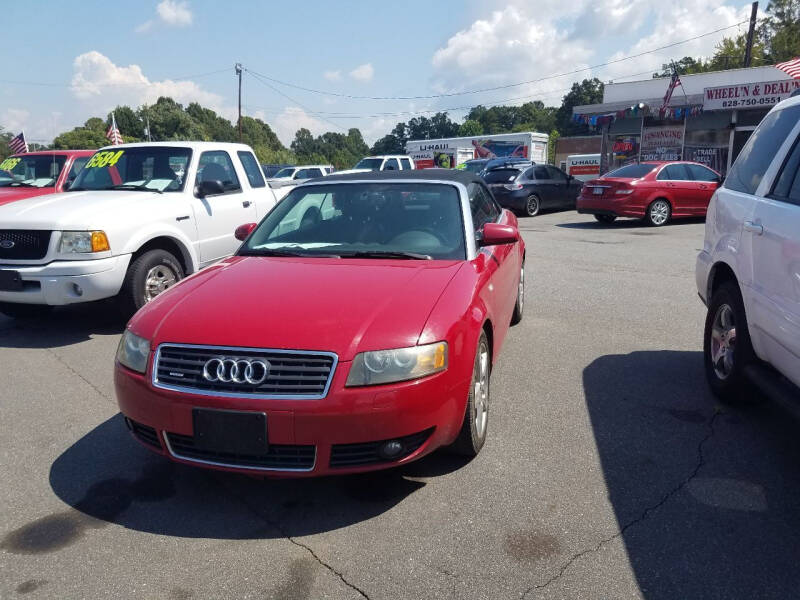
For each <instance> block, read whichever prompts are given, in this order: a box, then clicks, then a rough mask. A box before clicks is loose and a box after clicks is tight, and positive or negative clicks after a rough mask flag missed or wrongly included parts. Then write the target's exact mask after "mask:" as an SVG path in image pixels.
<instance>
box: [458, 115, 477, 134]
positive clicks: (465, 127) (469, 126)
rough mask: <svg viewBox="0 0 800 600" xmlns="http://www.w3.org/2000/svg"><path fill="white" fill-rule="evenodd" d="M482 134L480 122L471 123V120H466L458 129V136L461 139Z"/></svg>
mask: <svg viewBox="0 0 800 600" xmlns="http://www.w3.org/2000/svg"><path fill="white" fill-rule="evenodd" d="M482 133H483V125H481V124H480V121H473V120H472V119H467V120H466V121H464V122H463V123H462V124H461V127H459V128H458V135H460V136H461V137H472V136H476V135H481V134H482Z"/></svg>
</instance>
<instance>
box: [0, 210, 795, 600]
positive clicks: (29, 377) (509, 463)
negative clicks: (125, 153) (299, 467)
mask: <svg viewBox="0 0 800 600" xmlns="http://www.w3.org/2000/svg"><path fill="white" fill-rule="evenodd" d="M521 228H522V230H523V234H524V237H525V240H526V243H527V244H528V256H527V273H526V274H527V302H526V314H525V318H524V320H523V322H522V323H521V324H520V325H519V326H517V327H515V328H513V329H512V331H511V333H510V335H509V338H508V340H507V342H506V346H505V347H504V348H503V350H502V353H501V355H500V359H499V363H498V364H497V366H496V368H495V371H494V373H493V382H492V408H491V412H490V415H491V416H490V425H489V428H490V429H489V440H488V442H487V444H486V446H485V447H484V449H483V451H482V452H481V454H480V455H479V456H478V458H477V459H475V460H473V461H472V462H470V463H466V464H465V463H464V462H463V461H460V460H458V459H455V458H453V457H450V456H447V455H433V456H431V457H429V458H426V459H424V460H422V461H419V462H417V463H415V464H413V465H410V466H408V467H406V468H404V469H402V470H396V471H391V472H386V473H383V474H379V475H371V476H368V477H366V476H360V477H347V478H328V479H320V480H303V481H292V480H260V479H251V478H246V477H242V476H237V475H229V474H221V473H212V472H207V471H202V470H198V469H194V468H189V467H183V466H175V465H172V464H170V463H168V462H166V461H165V460H164V459H162V458H160V457H158V456H154V455H151V454H150V453H149V452H148V451H147V450H145V449H143V448H142V447H141V446H139V445H138V444H137V443H136V442H135V441H134V440H133V439H131V438H130V437H129V435H128V433H127V431H126V430H125V427H124V425H123V422H122V420H121V418H120V416H119V413H118V411H117V407H116V401H115V399H114V393H113V384H112V361H113V356H114V351H115V349H116V345H117V341H118V338H119V334H120V332H121V330H122V327H123V325H124V324H123V323H122V322H120V321H119V319H117V318H116V317H115V313H114V311H113V310H111V309H110V308H109V307H108V306H106V305H103V304H101V305H98V306H83V307H74V308H69V309H61V310H57V311H55V312H54V313H53V314H52V315H51V316H49V317H48V318H46V319H44V320H41V321H38V322H14V321H11V320H8V319H5V318H4V317H0V366H1V367H2V368H0V389H1V390H2V391H1V392H0V398H2V402H0V436H1V439H0V481H2V485H0V504H1V505H2V507H3V509H2V511H0V598H3V599H5V598H15V597H18V596H23V595H24V596H25V597H28V598H133V597H135V598H164V599H173V600H187V599H190V598H191V599H197V598H211V597H213V598H281V599H282V598H293V599H300V598H303V599H305V598H308V599H312V598H313V599H316V598H336V599H339V598H371V599H373V600H375V599H398V598H465V599H466V598H470V599H472V598H474V599H484V598H523V597H524V598H638V597H642V598H653V599H661V598H665V599H666V598H671V599H672V598H701V597H702V598H787V597H795V596H796V595H797V594H798V590H799V589H800V570H798V569H797V564H798V563H797V561H798V559H799V558H800V510H798V506H800V500H798V499H800V469H798V464H800V460H799V459H800V435H798V431H800V424H798V423H797V422H795V421H793V420H791V419H789V418H787V416H786V415H784V414H783V413H781V412H780V411H779V410H778V409H777V408H774V407H773V406H772V405H770V404H768V403H767V404H762V405H755V406H748V407H744V408H736V409H731V408H726V407H720V406H718V405H717V404H716V403H715V402H714V400H713V398H712V397H711V395H710V393H709V392H708V391H707V389H706V386H705V380H704V378H703V373H702V354H701V348H702V324H703V319H704V315H705V312H704V307H703V306H702V304H701V303H700V301H699V300H698V298H697V294H696V290H695V284H694V260H695V256H696V254H697V251H698V249H699V248H700V247H701V245H702V241H703V223H702V222H698V221H691V222H679V223H677V224H674V225H669V226H666V227H663V228H660V229H651V228H646V227H644V226H642V225H640V224H638V223H633V222H621V223H618V224H615V225H612V226H603V225H599V224H597V223H595V221H594V220H593V219H592V218H591V217H588V216H583V215H577V214H576V213H574V212H565V213H553V214H545V215H542V216H539V217H536V218H533V219H522V220H521Z"/></svg>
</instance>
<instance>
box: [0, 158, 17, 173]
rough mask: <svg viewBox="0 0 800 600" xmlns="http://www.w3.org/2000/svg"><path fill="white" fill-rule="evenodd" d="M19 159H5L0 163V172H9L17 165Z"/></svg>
mask: <svg viewBox="0 0 800 600" xmlns="http://www.w3.org/2000/svg"><path fill="white" fill-rule="evenodd" d="M21 160H22V159H21V158H7V159H5V160H4V161H3V162H1V163H0V171H10V170H11V169H13V168H14V167H16V166H17V165H18V164H19V161H21Z"/></svg>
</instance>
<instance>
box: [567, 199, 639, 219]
mask: <svg viewBox="0 0 800 600" xmlns="http://www.w3.org/2000/svg"><path fill="white" fill-rule="evenodd" d="M575 208H576V210H577V211H578V213H579V214H584V215H609V216H612V217H633V218H635V219H641V218H643V217H644V215H645V211H644V208H643V207H641V206H639V205H638V202H637V201H636V198H635V197H631V196H623V197H614V198H593V197H591V196H589V197H587V196H583V195H581V196H579V197H578V201H577V203H576V206H575Z"/></svg>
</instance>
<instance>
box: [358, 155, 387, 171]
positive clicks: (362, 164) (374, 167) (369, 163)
mask: <svg viewBox="0 0 800 600" xmlns="http://www.w3.org/2000/svg"><path fill="white" fill-rule="evenodd" d="M382 164H383V159H382V158H362V159H361V160H360V161H358V164H357V165H356V166H355V168H356V169H369V170H370V171H380V170H381V165H382Z"/></svg>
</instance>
